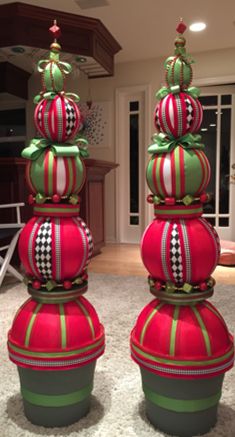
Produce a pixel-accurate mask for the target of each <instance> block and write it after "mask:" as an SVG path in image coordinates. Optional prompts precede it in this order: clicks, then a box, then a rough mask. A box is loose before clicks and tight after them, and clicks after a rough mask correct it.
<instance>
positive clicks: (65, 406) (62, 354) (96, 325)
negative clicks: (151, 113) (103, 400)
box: [8, 23, 104, 426]
mask: <svg viewBox="0 0 235 437" xmlns="http://www.w3.org/2000/svg"><path fill="white" fill-rule="evenodd" d="M50 32H51V33H52V35H53V37H54V42H53V43H52V44H51V47H50V59H47V60H41V61H40V62H39V64H38V70H39V72H40V73H41V77H42V91H41V93H40V94H39V95H38V96H36V97H35V103H36V109H35V114H34V122H35V127H36V129H37V131H38V132H39V135H40V136H38V137H37V138H34V139H33V140H32V141H31V143H30V145H29V147H27V148H26V149H24V151H23V153H22V154H23V156H24V157H25V158H27V159H28V164H27V170H26V180H27V184H28V186H29V188H30V191H31V193H32V194H31V195H30V196H29V201H30V203H32V204H33V207H34V216H33V218H32V219H31V220H30V221H29V222H28V223H27V224H26V226H25V227H24V229H23V231H22V233H21V236H20V240H19V255H20V258H21V261H22V264H23V266H24V268H25V271H26V279H27V284H28V292H29V294H30V295H31V297H30V298H29V299H28V300H27V301H26V302H25V303H24V304H23V305H22V306H21V308H20V309H19V310H18V312H17V314H16V316H15V318H14V321H13V324H12V328H11V329H10V331H9V336H8V350H9V356H10V359H11V360H12V361H13V362H14V363H15V364H17V366H18V371H19V376H20V383H21V393H22V396H23V402H24V410H25V414H26V416H27V418H28V419H29V420H30V421H31V422H33V423H35V424H38V425H43V426H65V425H68V424H70V423H73V422H75V421H77V420H78V419H80V418H81V417H82V416H84V415H85V414H86V413H87V412H88V410H89V406H90V394H91V391H92V385H93V376H94V369H95V363H96V359H97V358H98V357H99V356H100V355H102V353H103V351H104V329H103V326H102V325H101V324H100V322H99V319H98V316H97V314H96V311H95V309H94V308H93V306H92V305H91V304H90V303H89V301H88V300H87V299H85V298H84V297H82V296H81V295H82V294H83V293H85V291H86V290H87V287H88V277H87V272H86V268H87V264H88V262H89V259H90V257H91V255H92V250H93V243H92V236H91V233H90V231H89V229H88V227H87V225H86V224H85V223H84V221H83V220H82V219H81V218H80V217H79V196H78V193H79V192H80V190H81V188H82V186H83V183H84V180H85V166H84V163H83V160H82V157H83V156H86V150H85V148H84V147H83V145H84V143H86V140H85V139H84V138H82V137H81V136H80V135H79V134H78V131H79V126H80V119H81V116H80V112H79V110H78V107H77V105H76V103H75V102H76V101H78V100H79V98H78V96H76V95H75V94H72V93H66V92H65V91H64V79H65V76H66V75H67V74H68V73H69V72H70V71H71V66H70V65H69V64H67V63H64V62H61V61H60V60H59V53H60V49H61V47H60V45H59V44H58V42H57V38H58V37H59V36H60V29H59V28H58V26H57V25H56V23H54V25H53V26H52V27H51V28H50Z"/></svg>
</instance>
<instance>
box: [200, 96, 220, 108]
mask: <svg viewBox="0 0 235 437" xmlns="http://www.w3.org/2000/svg"><path fill="white" fill-rule="evenodd" d="M199 100H200V102H201V104H202V105H204V106H216V105H217V103H218V97H217V96H201V97H199Z"/></svg>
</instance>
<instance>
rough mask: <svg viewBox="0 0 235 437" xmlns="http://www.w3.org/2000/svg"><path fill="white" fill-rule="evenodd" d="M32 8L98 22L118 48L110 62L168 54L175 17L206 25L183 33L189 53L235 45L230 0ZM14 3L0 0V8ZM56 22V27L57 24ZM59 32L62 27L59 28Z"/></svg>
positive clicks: (59, 3)
mask: <svg viewBox="0 0 235 437" xmlns="http://www.w3.org/2000/svg"><path fill="white" fill-rule="evenodd" d="M23 1H24V3H28V4H32V5H35V6H41V7H47V8H48V7H49V8H50V9H57V10H60V11H66V12H71V13H74V14H78V15H85V16H88V17H93V18H98V19H100V20H101V21H102V22H103V24H104V25H105V26H106V27H107V29H108V30H109V31H110V32H111V34H112V35H113V36H114V38H115V39H116V40H117V41H118V42H119V44H120V45H121V46H122V50H121V51H120V52H119V53H118V54H117V55H116V56H115V62H116V63H118V62H128V61H135V60H142V59H148V58H155V57H158V56H167V55H169V54H172V48H173V40H174V37H175V35H176V32H175V28H176V25H177V23H178V20H179V18H180V17H183V20H184V22H185V23H186V24H190V23H192V22H193V21H196V20H200V21H201V20H202V21H205V22H206V23H207V28H206V30H205V31H203V32H201V33H192V32H190V31H187V32H186V38H187V47H188V51H189V52H190V53H193V52H199V51H208V50H215V49H223V48H228V47H230V48H231V47H235V25H234V22H235V2H234V0H223V1H216V0H177V1H174V0H168V1H166V0H106V1H102V0H82V4H83V5H85V6H86V5H88V6H89V4H91V5H92V4H99V3H101V4H104V3H109V5H106V6H100V7H92V8H83V7H82V8H81V7H79V5H78V3H77V2H79V1H81V0H77V1H76V0H66V1H65V0H50V1H48V0H40V1H36V0H23ZM4 3H13V1H11V0H10V1H7V0H0V4H4ZM58 24H59V23H58ZM62 32H63V29H62Z"/></svg>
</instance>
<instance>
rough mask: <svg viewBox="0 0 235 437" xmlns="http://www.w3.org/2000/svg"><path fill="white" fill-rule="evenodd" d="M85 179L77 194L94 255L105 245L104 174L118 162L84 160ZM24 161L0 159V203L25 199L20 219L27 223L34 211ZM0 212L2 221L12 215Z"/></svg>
mask: <svg viewBox="0 0 235 437" xmlns="http://www.w3.org/2000/svg"><path fill="white" fill-rule="evenodd" d="M84 162H85V166H86V182H85V184H84V186H83V189H82V191H81V193H80V196H81V212H80V215H81V217H82V218H83V220H84V221H85V222H86V223H87V225H88V227H89V228H90V230H91V232H92V235H93V240H94V255H96V254H98V253H99V252H100V249H101V248H102V247H103V246H104V244H105V220H104V216H105V214H104V208H105V205H104V184H105V175H106V174H107V173H108V172H109V171H111V170H112V169H114V168H116V167H117V164H115V163H113V162H108V161H100V160H95V159H85V161H84ZM25 165H26V160H25V159H23V158H0V187H1V190H0V203H13V202H25V207H24V208H21V211H22V220H23V221H24V222H27V221H28V220H29V219H30V218H31V217H32V214H33V211H32V207H31V206H30V205H28V204H27V198H28V194H29V190H28V187H27V185H26V182H25ZM4 214H5V215H3V214H2V213H1V217H0V221H1V222H2V223H3V222H5V221H7V220H9V219H12V217H10V216H9V214H10V211H6V212H5V213H4Z"/></svg>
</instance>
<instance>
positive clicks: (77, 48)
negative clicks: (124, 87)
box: [0, 2, 121, 76]
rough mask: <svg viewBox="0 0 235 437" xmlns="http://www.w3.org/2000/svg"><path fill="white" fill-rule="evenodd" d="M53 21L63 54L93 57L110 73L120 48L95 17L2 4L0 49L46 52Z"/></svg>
mask: <svg viewBox="0 0 235 437" xmlns="http://www.w3.org/2000/svg"><path fill="white" fill-rule="evenodd" d="M54 19H56V20H57V23H58V25H59V26H60V28H61V30H62V35H61V38H60V41H59V42H60V43H61V45H62V49H63V51H65V52H68V53H75V54H77V55H82V56H90V57H93V58H94V59H95V60H96V61H97V62H98V63H99V64H100V65H101V66H102V67H103V68H104V69H105V70H106V71H107V73H108V74H107V75H109V76H112V75H113V74H114V55H115V54H116V53H117V52H118V51H119V50H121V46H120V45H119V43H118V42H117V41H116V40H115V38H114V37H113V36H112V35H111V33H110V32H109V31H108V29H107V28H106V27H105V26H104V25H103V23H102V22H101V21H100V20H98V19H96V18H90V17H84V16H81V15H76V14H70V13H67V12H62V11H56V10H53V9H47V8H41V7H38V6H32V5H28V4H25V3H20V2H16V3H10V4H4V5H1V6H0V47H9V46H14V45H26V46H30V47H38V48H42V49H48V48H49V46H50V43H51V41H52V38H51V36H50V35H49V33H48V28H49V27H50V26H51V25H52V24H53V20H54Z"/></svg>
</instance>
